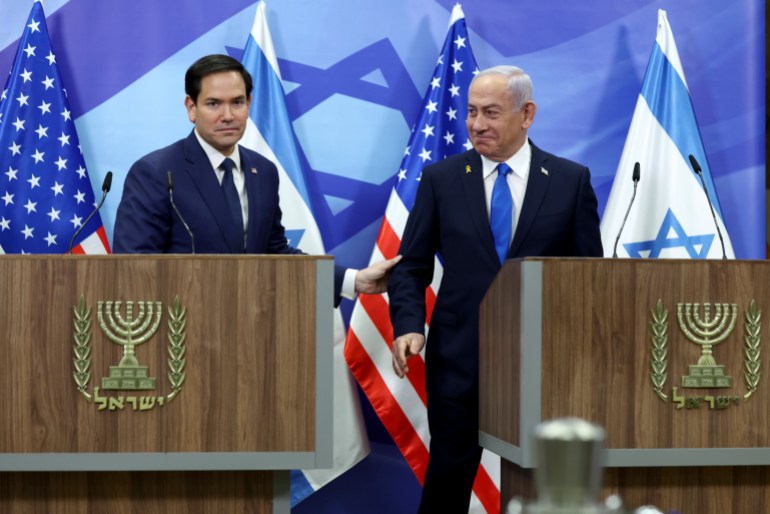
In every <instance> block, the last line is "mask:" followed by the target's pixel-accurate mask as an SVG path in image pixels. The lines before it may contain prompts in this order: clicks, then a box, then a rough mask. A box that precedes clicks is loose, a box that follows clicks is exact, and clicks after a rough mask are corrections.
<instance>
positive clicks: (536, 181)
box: [508, 144, 551, 257]
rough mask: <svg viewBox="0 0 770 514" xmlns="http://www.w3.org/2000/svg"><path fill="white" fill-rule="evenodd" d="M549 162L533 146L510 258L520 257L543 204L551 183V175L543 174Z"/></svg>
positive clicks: (509, 250)
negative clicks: (523, 245)
mask: <svg viewBox="0 0 770 514" xmlns="http://www.w3.org/2000/svg"><path fill="white" fill-rule="evenodd" d="M547 160H548V159H547V157H546V156H545V154H544V153H543V151H542V150H540V149H539V148H538V147H536V146H535V145H534V144H532V162H531V164H530V166H529V179H528V181H527V191H526V193H524V204H523V205H522V206H521V211H520V214H519V223H518V224H517V225H516V233H515V234H514V235H513V241H511V247H510V248H509V249H508V257H511V256H516V255H518V254H517V252H518V251H519V248H520V247H521V244H522V243H523V242H524V239H525V238H526V236H527V233H528V232H529V229H530V227H532V222H533V221H534V220H535V218H536V217H537V213H538V212H539V211H540V207H541V205H542V204H543V199H544V198H545V194H546V192H547V191H548V185H549V184H550V183H551V176H550V174H549V173H544V172H543V169H546V170H547V169H548V168H547V166H546V164H547Z"/></svg>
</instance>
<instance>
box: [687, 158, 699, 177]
mask: <svg viewBox="0 0 770 514" xmlns="http://www.w3.org/2000/svg"><path fill="white" fill-rule="evenodd" d="M689 158H690V164H691V165H692V169H693V170H695V173H698V174H700V171H701V170H700V164H698V161H696V160H695V156H694V155H693V154H690V157H689Z"/></svg>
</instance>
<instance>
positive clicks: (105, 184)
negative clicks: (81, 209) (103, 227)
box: [67, 171, 112, 254]
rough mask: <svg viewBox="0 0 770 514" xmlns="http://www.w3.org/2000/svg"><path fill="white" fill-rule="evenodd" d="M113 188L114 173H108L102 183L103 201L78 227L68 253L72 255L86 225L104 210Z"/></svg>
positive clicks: (100, 201)
mask: <svg viewBox="0 0 770 514" xmlns="http://www.w3.org/2000/svg"><path fill="white" fill-rule="evenodd" d="M111 187H112V172H111V171H108V172H107V175H105V177H104V182H102V199H101V200H99V203H98V204H97V205H96V208H95V209H94V210H93V211H91V214H89V215H88V217H87V218H86V220H85V221H84V222H83V223H82V224H81V225H80V226H79V227H78V229H77V230H76V231H75V233H74V234H72V239H70V245H69V248H67V253H68V254H71V253H72V247H73V246H74V245H75V238H76V237H78V234H80V232H81V231H82V230H83V229H84V228H85V226H86V225H88V222H89V221H91V218H93V217H94V215H95V214H96V213H97V212H99V209H101V208H102V204H103V203H104V199H105V198H107V193H109V192H110V188H111Z"/></svg>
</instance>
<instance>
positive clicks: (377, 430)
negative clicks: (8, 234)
mask: <svg viewBox="0 0 770 514" xmlns="http://www.w3.org/2000/svg"><path fill="white" fill-rule="evenodd" d="M454 3H455V0H391V1H388V2H373V1H372V2H361V1H360V0H325V1H323V2H308V1H307V0H273V1H272V2H268V3H267V18H268V22H269V25H270V28H271V32H272V37H273V41H274V43H275V51H276V54H277V57H278V65H279V68H280V71H281V74H282V77H283V81H284V87H285V90H286V104H287V108H288V114H289V117H290V118H291V120H292V122H293V126H294V130H295V132H296V137H297V142H298V152H299V160H300V161H301V164H302V166H303V168H304V173H305V182H306V186H307V196H308V198H309V203H310V206H311V209H312V212H313V215H314V216H315V219H316V221H317V223H318V226H319V229H320V232H321V235H322V238H323V243H324V246H325V248H326V251H327V252H329V253H332V254H334V255H335V256H336V258H337V260H338V261H339V262H340V263H342V264H343V265H347V266H352V267H362V266H364V265H366V264H367V263H368V261H369V258H370V256H371V254H372V248H373V246H374V242H375V240H376V237H377V233H378V231H379V229H380V225H381V222H382V217H383V214H384V212H385V207H386V205H387V202H388V197H389V195H390V193H391V190H392V188H393V186H394V185H395V182H396V180H397V174H398V170H399V164H400V162H401V160H402V158H403V156H404V151H405V148H406V145H407V142H408V141H409V138H410V134H411V130H412V127H413V124H414V123H415V122H416V121H417V120H418V119H419V117H420V114H421V112H420V110H421V108H422V106H421V102H422V98H423V94H424V93H425V91H426V89H427V88H428V86H429V84H430V81H431V78H432V77H431V74H432V73H433V70H434V68H435V65H436V57H437V56H438V55H439V52H440V50H441V45H442V42H443V40H444V37H445V35H446V31H447V26H448V21H449V17H450V12H451V10H452V7H453V5H454ZM31 5H32V2H31V0H30V1H19V0H0V14H1V15H2V16H1V18H2V20H3V21H2V24H0V76H1V77H2V82H3V83H4V82H5V77H6V76H7V74H8V73H9V72H10V70H11V66H12V62H13V59H14V56H15V53H16V48H17V44H18V40H19V37H20V36H21V33H22V30H23V28H24V25H25V23H26V19H27V16H28V15H29V12H30V8H31ZM255 9H256V1H254V0H218V1H216V2H214V1H208V0H203V1H198V2H158V1H156V0H134V1H132V2H105V1H103V0H47V1H46V3H45V12H46V15H47V24H48V31H49V33H50V38H51V45H52V46H53V48H55V49H56V53H57V64H58V66H59V70H60V73H61V76H62V81H63V83H64V84H66V88H67V98H68V101H69V104H70V110H71V113H72V117H73V119H74V121H75V126H76V128H77V132H78V136H79V140H80V145H81V149H82V152H83V158H84V161H85V164H86V167H87V169H88V173H89V176H90V180H91V183H92V186H93V190H94V192H97V193H98V192H99V191H100V189H101V184H102V181H103V180H104V177H105V175H106V173H107V172H108V171H112V172H113V173H114V180H113V184H112V192H111V193H110V195H109V196H108V197H107V199H106V202H105V204H104V207H103V208H102V210H101V219H102V222H103V224H104V228H105V231H106V234H107V238H108V240H110V241H111V240H112V227H113V224H114V221H115V211H116V209H117V205H118V203H119V201H120V194H121V191H122V189H123V180H124V178H125V175H126V172H127V171H128V169H129V167H130V166H131V164H132V163H133V162H134V161H135V160H136V159H137V158H139V157H141V156H142V155H145V154H146V153H148V152H150V151H152V150H155V149H157V148H160V147H162V146H166V145H167V144H169V143H171V142H173V141H175V140H177V139H180V138H183V137H185V136H186V135H187V134H188V133H189V131H190V130H191V125H190V123H189V122H188V120H187V115H186V113H185V108H184V105H183V99H184V83H183V77H184V72H185V70H186V69H187V67H188V66H189V65H190V64H191V63H192V62H193V61H195V60H196V59H197V58H198V57H200V56H202V55H204V54H209V53H229V54H230V55H233V56H235V57H237V58H240V57H241V53H242V51H243V48H244V45H245V43H246V40H247V37H248V35H249V31H250V29H251V26H252V22H253V20H254V13H255ZM658 9H665V10H666V11H667V13H668V20H669V22H670V24H671V27H672V30H673V31H674V33H675V34H676V43H677V48H678V51H679V56H680V59H681V62H682V67H683V68H684V71H685V75H686V77H687V88H688V90H689V94H690V97H691V99H692V104H693V109H694V111H695V114H696V117H697V121H698V125H699V128H700V135H701V137H702V140H703V146H704V148H705V152H706V155H707V158H708V164H709V166H710V170H711V176H712V178H713V182H714V187H715V190H716V193H717V195H718V200H719V204H720V206H721V213H722V214H723V217H724V225H725V227H726V229H727V231H728V232H729V235H730V239H731V241H732V247H733V249H734V252H735V256H736V257H737V258H742V259H763V258H765V152H764V148H765V119H764V114H765V77H764V75H765V70H764V66H763V63H764V48H765V30H764V19H765V17H764V9H765V3H764V2H762V1H760V0H744V1H741V2H724V1H723V0H627V1H623V2H607V1H603V0H584V1H582V2H574V1H568V0H551V1H549V2H542V1H536V0H521V1H518V2H515V3H514V2H510V1H509V0H474V1H472V2H467V3H465V4H464V5H463V10H464V11H465V17H466V22H467V28H468V33H469V39H470V44H471V45H472V47H473V52H474V55H475V58H476V61H477V63H478V66H479V68H486V67H489V66H492V65H495V64H515V65H517V66H520V67H522V68H523V69H524V70H526V71H527V72H528V73H529V74H530V75H531V77H532V79H533V81H534V85H535V91H534V96H535V101H536V102H537V105H538V112H537V117H536V119H535V122H534V125H533V127H532V128H531V129H530V137H531V138H532V140H533V141H534V142H535V143H536V144H537V145H538V146H540V147H542V148H544V149H547V150H548V151H551V152H553V153H556V154H559V155H563V156H565V157H567V158H570V159H573V160H576V161H578V162H581V163H584V164H586V165H587V166H589V168H590V169H591V174H592V181H593V186H594V188H595V190H596V192H597V196H598V199H599V209H600V214H601V213H602V212H603V211H604V208H605V205H606V203H607V198H608V196H609V193H610V189H611V187H612V183H613V180H614V178H615V174H616V171H617V168H618V163H619V161H620V157H621V153H622V151H623V146H624V143H625V140H626V136H627V134H628V131H629V125H630V124H631V119H632V115H633V113H634V107H635V105H636V102H637V98H638V96H639V94H640V90H641V88H642V82H643V79H644V76H645V69H646V67H647V63H648V60H649V57H650V51H651V49H652V46H653V44H654V42H655V37H656V21H657V17H658V14H657V13H658ZM0 86H2V84H0ZM464 116H465V114H464V113H461V117H464ZM417 130H419V127H418V128H417ZM0 151H7V149H5V148H0ZM5 171H6V170H0V172H5ZM631 171H632V170H630V169H629V170H626V172H627V173H628V177H629V180H630V177H631ZM644 173H645V170H642V179H641V181H640V183H639V187H640V188H643V187H645V181H644V178H645V175H644ZM2 194H3V191H0V195H2ZM283 208H284V210H286V209H290V208H291V206H287V205H284V206H283ZM682 216H683V214H682V213H678V212H677V213H674V212H669V213H668V214H667V215H666V216H665V219H664V220H663V221H662V224H661V225H660V232H659V233H658V235H657V236H656V237H654V238H650V240H647V241H638V242H634V243H633V244H627V245H626V247H625V248H626V250H627V252H628V254H629V255H635V256H640V257H656V256H665V254H666V250H667V248H668V247H669V246H670V245H679V246H680V247H681V248H684V250H685V251H686V252H688V254H689V255H690V256H693V257H697V256H701V255H705V254H706V253H708V251H709V248H711V247H712V246H713V245H715V244H716V245H718V244H719V241H718V240H716V239H714V234H713V233H709V234H703V233H700V232H688V229H687V227H686V226H684V225H683V223H682ZM291 235H294V236H296V237H301V235H302V234H299V233H297V234H294V233H291V234H290V236H291ZM342 309H343V314H344V315H345V318H346V319H347V317H348V316H349V313H350V310H351V309H352V303H351V302H343V307H342ZM363 403H364V412H365V419H366V424H367V429H368V433H369V438H370V440H371V441H372V443H373V449H372V455H371V456H370V457H368V458H366V459H364V460H363V461H362V462H361V463H360V464H359V465H358V466H356V468H354V469H353V470H352V471H351V472H349V473H347V474H346V475H344V476H343V477H341V478H340V479H338V480H336V481H335V482H334V483H332V484H331V485H329V486H327V487H325V488H323V489H322V490H321V491H320V492H319V493H316V494H315V495H313V497H311V498H309V499H308V500H306V501H305V502H303V503H301V504H299V505H298V506H297V507H296V508H295V509H294V512H298V513H303V512H316V513H325V512H329V513H331V512H334V513H345V512H361V510H360V505H365V504H367V503H368V504H370V505H371V504H378V505H382V506H383V508H384V509H385V510H383V511H382V512H409V511H411V510H413V509H414V505H416V498H418V497H419V484H418V482H417V480H416V479H415V478H414V475H413V474H412V472H411V470H410V469H409V467H408V466H407V465H406V464H405V463H404V461H403V458H402V457H401V455H400V453H398V451H397V450H395V451H393V450H391V448H392V443H391V442H390V437H389V435H388V434H387V432H385V430H384V429H383V428H382V427H381V426H380V425H379V421H378V419H377V417H376V415H373V414H372V413H371V412H370V411H369V410H367V408H368V407H367V405H366V401H364V402H363ZM377 459H379V460H377ZM383 470H385V471H383ZM375 476H376V477H377V478H376V479H375V478H373V477H375ZM375 481H376V483H374V482H375ZM327 489H328V490H327ZM393 491H399V493H398V494H396V495H393V494H391V493H392V492H393ZM324 495H326V496H324ZM394 496H395V497H396V498H394ZM356 497H360V498H362V499H361V500H360V501H361V502H364V503H358V504H357V503H356V500H355V498H356Z"/></svg>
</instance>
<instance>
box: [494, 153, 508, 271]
mask: <svg viewBox="0 0 770 514" xmlns="http://www.w3.org/2000/svg"><path fill="white" fill-rule="evenodd" d="M509 171H511V167H510V166H508V165H507V164H505V163H504V162H501V163H500V164H498V165H497V179H496V180H495V186H494V187H493V188H492V202H491V203H492V205H491V207H490V209H489V210H490V212H489V228H491V229H492V237H493V238H494V239H495V249H496V250H497V255H498V257H500V263H501V264H502V263H503V261H505V257H506V255H508V246H509V245H510V244H511V225H512V222H513V196H512V195H511V188H510V187H508V180H507V179H506V176H507V175H508V172H509Z"/></svg>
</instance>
